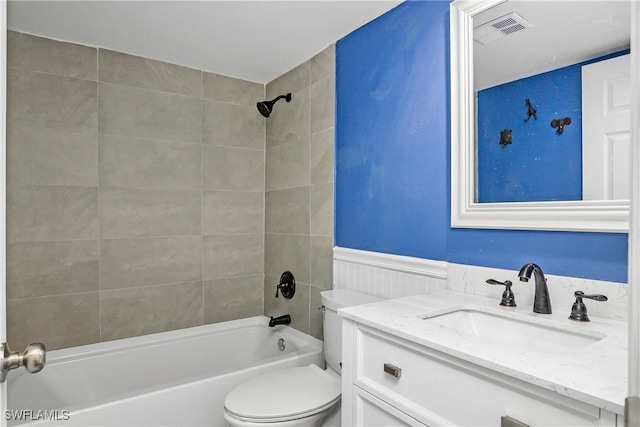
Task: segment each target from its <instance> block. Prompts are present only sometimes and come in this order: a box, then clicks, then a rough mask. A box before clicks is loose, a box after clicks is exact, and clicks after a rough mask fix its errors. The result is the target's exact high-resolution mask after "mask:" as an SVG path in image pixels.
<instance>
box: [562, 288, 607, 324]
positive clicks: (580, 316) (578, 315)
mask: <svg viewBox="0 0 640 427" xmlns="http://www.w3.org/2000/svg"><path fill="white" fill-rule="evenodd" d="M573 296H575V297H576V302H574V303H573V305H572V306H571V314H570V315H569V319H571V320H575V321H578V322H589V321H590V320H589V316H588V315H587V306H586V305H585V303H584V302H582V298H588V299H592V300H595V301H607V300H608V299H609V298H607V297H606V296H605V295H600V294H590V295H586V294H585V293H584V292H582V291H575V292H574V294H573Z"/></svg>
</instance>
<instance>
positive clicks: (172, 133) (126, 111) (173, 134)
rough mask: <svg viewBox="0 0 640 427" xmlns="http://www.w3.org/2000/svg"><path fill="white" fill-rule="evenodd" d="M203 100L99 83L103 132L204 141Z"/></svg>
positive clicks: (173, 139)
mask: <svg viewBox="0 0 640 427" xmlns="http://www.w3.org/2000/svg"><path fill="white" fill-rule="evenodd" d="M200 103H201V101H200V99H199V98H192V97H187V96H182V95H174V94H170V93H163V92H156V91H153V90H148V89H138V88H133V87H127V86H120V85H113V84H106V83H100V84H99V105H98V108H99V113H100V114H99V131H100V133H101V134H110V135H121V136H136V137H143V138H155V139H164V140H168V141H179V142H196V143H199V142H201V139H202V137H201V134H202V129H201V121H202V118H201V114H200V110H201V108H202V107H201V105H200Z"/></svg>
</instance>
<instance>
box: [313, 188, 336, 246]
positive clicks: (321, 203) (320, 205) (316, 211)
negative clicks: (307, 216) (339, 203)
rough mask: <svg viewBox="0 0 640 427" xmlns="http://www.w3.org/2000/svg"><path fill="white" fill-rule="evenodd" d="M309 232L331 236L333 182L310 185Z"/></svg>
mask: <svg viewBox="0 0 640 427" xmlns="http://www.w3.org/2000/svg"><path fill="white" fill-rule="evenodd" d="M311 234H316V235H323V236H333V183H332V182H329V183H326V184H317V185H312V186H311Z"/></svg>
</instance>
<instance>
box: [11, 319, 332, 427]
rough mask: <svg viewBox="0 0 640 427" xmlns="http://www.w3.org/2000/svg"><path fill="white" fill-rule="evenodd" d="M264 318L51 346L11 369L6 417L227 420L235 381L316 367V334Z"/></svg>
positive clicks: (72, 422) (144, 422)
mask: <svg viewBox="0 0 640 427" xmlns="http://www.w3.org/2000/svg"><path fill="white" fill-rule="evenodd" d="M268 321H269V319H268V318H266V317H263V316H258V317H252V318H248V319H241V320H234V321H229V322H223V323H217V324H213V325H205V326H199V327H195V328H189V329H183V330H179V331H171V332H163V333H159V334H153V335H146V336H143V337H136V338H127V339H123V340H118V341H111V342H106V343H99V344H91V345H86V346H81V347H75V348H68V349H63V350H55V351H51V352H49V353H48V354H47V364H46V366H45V368H44V370H42V371H41V372H39V373H37V374H29V373H27V372H26V371H24V370H19V371H18V370H16V371H14V372H12V373H11V374H10V375H9V379H8V390H9V391H8V402H7V403H8V409H9V410H10V411H13V412H9V414H10V416H7V414H5V417H8V418H12V417H13V418H22V421H15V420H13V421H11V420H10V421H9V423H8V424H9V425H18V424H20V425H22V426H27V425H29V426H31V425H34V426H36V425H37V426H42V425H60V426H204V425H210V426H220V425H224V418H223V416H222V413H223V407H224V398H225V396H226V395H227V393H228V392H229V391H230V390H231V389H232V388H233V387H235V386H236V385H237V384H239V383H240V382H242V381H245V380H246V379H247V378H251V377H253V376H255V375H259V374H261V373H264V372H268V371H271V370H274V369H281V368H285V367H291V366H306V365H308V364H311V363H314V364H317V365H320V366H321V363H322V342H321V341H319V340H317V339H315V338H313V337H310V336H308V335H306V334H303V333H301V332H299V331H296V330H295V329H293V328H290V327H286V326H277V327H276V328H269V327H268V326H267V323H268ZM280 339H283V340H284V343H285V349H284V351H281V350H280V349H279V346H278V341H279V340H280ZM274 392H282V390H274ZM20 410H24V411H22V412H21V411H20ZM25 411H26V412H25ZM11 414H12V415H11ZM66 418H68V419H66ZM25 419H26V421H25ZM34 419H36V420H43V419H49V420H50V419H54V420H56V419H57V421H33V420H34Z"/></svg>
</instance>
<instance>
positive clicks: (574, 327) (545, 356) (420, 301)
mask: <svg viewBox="0 0 640 427" xmlns="http://www.w3.org/2000/svg"><path fill="white" fill-rule="evenodd" d="M585 301H586V300H585ZM499 302H500V298H499V296H498V298H487V297H483V296H477V295H469V294H465V293H460V292H453V291H438V292H434V293H432V294H428V295H416V296H410V297H404V298H397V299H391V300H385V301H381V302H377V303H372V304H365V305H360V306H354V307H348V308H343V309H340V310H339V311H338V313H339V314H340V315H341V316H343V317H344V318H347V319H351V320H353V321H355V322H357V323H360V324H363V325H367V326H370V327H372V328H375V329H378V330H381V331H383V332H387V333H389V334H392V335H394V336H397V337H399V338H404V339H406V340H408V341H411V342H414V343H417V344H421V345H424V346H426V347H429V348H432V349H434V350H438V351H440V352H442V353H445V354H448V355H451V356H454V357H457V358H459V359H462V360H465V361H468V362H471V363H474V364H477V365H479V366H483V367H485V368H488V369H491V370H493V371H496V372H500V373H502V374H506V375H509V376H511V377H514V378H517V379H519V380H522V381H525V382H527V383H530V384H534V385H536V386H539V387H543V388H546V389H549V390H552V391H555V392H557V393H559V394H562V395H565V396H567V397H570V398H573V399H576V400H579V401H582V402H585V403H588V404H591V405H594V406H597V407H599V408H603V409H606V410H608V411H610V412H614V413H616V414H620V415H622V414H623V413H624V400H625V398H626V396H627V369H628V368H627V357H628V356H627V341H628V337H627V324H626V323H623V322H617V321H613V320H608V319H601V318H597V317H593V316H591V322H575V321H572V320H569V319H568V316H569V312H565V311H564V310H554V313H553V314H550V315H549V314H537V313H533V311H532V308H531V307H530V306H526V307H524V306H518V307H515V308H510V307H501V306H500V305H499ZM586 304H587V308H588V307H589V301H586ZM459 308H474V309H478V310H479V311H485V312H489V313H498V314H500V315H503V316H506V317H510V318H514V319H519V320H526V321H528V322H531V323H536V324H540V325H545V326H548V327H552V328H558V329H562V330H565V331H570V332H571V331H572V332H577V333H579V334H581V335H589V336H593V337H596V338H598V339H597V340H594V343H592V344H588V345H587V346H586V347H584V348H581V349H579V350H565V351H558V352H543V351H540V350H536V349H534V348H532V349H529V348H526V349H523V347H522V346H515V348H514V346H509V343H508V339H505V340H495V341H492V340H487V339H483V338H480V337H478V336H474V335H473V334H470V333H469V334H467V333H464V332H457V331H454V330H453V329H450V328H447V327H443V326H440V325H438V324H435V323H432V322H428V321H425V320H424V317H429V316H434V315H438V314H442V313H446V312H449V311H451V310H452V309H459Z"/></svg>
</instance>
